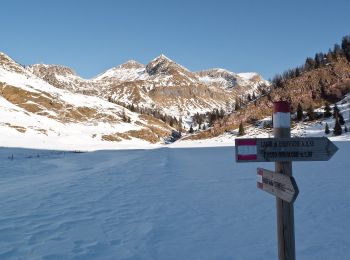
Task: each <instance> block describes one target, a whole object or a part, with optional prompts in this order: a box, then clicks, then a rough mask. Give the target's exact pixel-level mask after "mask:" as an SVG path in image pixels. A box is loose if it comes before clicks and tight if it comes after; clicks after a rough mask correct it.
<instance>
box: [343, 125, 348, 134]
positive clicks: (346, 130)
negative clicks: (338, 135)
mask: <svg viewBox="0 0 350 260" xmlns="http://www.w3.org/2000/svg"><path fill="white" fill-rule="evenodd" d="M347 132H348V128H347V127H346V125H345V126H344V133H347Z"/></svg>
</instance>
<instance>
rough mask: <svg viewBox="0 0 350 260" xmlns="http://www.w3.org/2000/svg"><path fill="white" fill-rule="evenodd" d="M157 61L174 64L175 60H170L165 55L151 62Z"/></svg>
mask: <svg viewBox="0 0 350 260" xmlns="http://www.w3.org/2000/svg"><path fill="white" fill-rule="evenodd" d="M155 61H158V62H160V61H168V62H174V61H173V60H171V59H169V58H168V57H167V56H165V55H164V54H163V53H162V54H160V55H159V56H157V57H156V58H154V59H153V60H152V61H151V62H155Z"/></svg>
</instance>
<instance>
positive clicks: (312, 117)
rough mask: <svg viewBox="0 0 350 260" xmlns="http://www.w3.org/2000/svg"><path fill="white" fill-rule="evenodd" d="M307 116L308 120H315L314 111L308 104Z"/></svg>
mask: <svg viewBox="0 0 350 260" xmlns="http://www.w3.org/2000/svg"><path fill="white" fill-rule="evenodd" d="M307 116H308V117H309V120H310V121H313V120H315V112H314V108H313V106H312V105H310V106H309V107H308V109H307Z"/></svg>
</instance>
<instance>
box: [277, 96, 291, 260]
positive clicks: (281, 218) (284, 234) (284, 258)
mask: <svg viewBox="0 0 350 260" xmlns="http://www.w3.org/2000/svg"><path fill="white" fill-rule="evenodd" d="M273 129H274V136H275V138H290V136H291V135H290V104H289V103H288V102H286V101H279V102H275V103H274V104H273ZM275 171H276V172H277V173H282V174H286V175H289V176H292V162H291V161H287V162H276V163H275ZM276 209H277V238H278V259H279V260H295V237H294V207H293V203H288V202H286V201H283V200H281V199H279V198H276Z"/></svg>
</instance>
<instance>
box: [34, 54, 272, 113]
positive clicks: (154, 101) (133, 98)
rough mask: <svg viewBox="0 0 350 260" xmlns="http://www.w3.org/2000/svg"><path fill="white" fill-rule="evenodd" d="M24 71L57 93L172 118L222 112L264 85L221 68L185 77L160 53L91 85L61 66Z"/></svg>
mask: <svg viewBox="0 0 350 260" xmlns="http://www.w3.org/2000/svg"><path fill="white" fill-rule="evenodd" d="M29 70H30V71H31V72H32V73H33V74H35V75H36V76H38V77H40V78H42V79H43V80H45V81H47V82H49V83H50V84H52V85H53V86H56V87H58V88H62V89H66V90H69V91H72V92H74V93H82V94H87V95H92V96H99V97H101V98H103V99H105V100H110V101H115V102H117V103H118V104H122V105H134V106H138V107H143V108H150V109H154V110H159V111H160V112H162V113H164V114H166V115H169V116H174V117H177V118H180V117H186V116H187V115H193V114H195V113H205V112H208V111H212V110H213V109H221V108H222V109H224V110H226V111H227V112H228V110H232V108H233V106H234V103H235V102H236V100H237V97H244V96H246V95H247V94H248V93H250V94H252V93H256V94H257V95H258V94H259V86H260V85H263V84H269V82H267V81H266V80H264V79H263V78H262V77H261V76H260V75H259V74H257V73H249V76H246V75H247V74H246V75H244V76H243V74H235V73H233V72H229V71H227V70H224V69H212V70H206V71H200V72H191V71H189V70H188V69H186V68H185V67H183V66H181V65H179V64H177V63H176V62H174V61H172V60H171V59H169V58H168V57H166V56H165V55H163V54H162V55H160V56H158V57H156V58H155V59H153V60H152V61H151V62H149V63H148V64H147V65H143V64H141V63H138V62H137V61H128V62H126V63H124V64H122V65H119V66H117V67H114V68H111V69H109V70H107V71H106V72H104V73H102V74H100V75H98V76H96V77H95V78H93V79H91V80H86V79H82V78H81V77H79V76H77V75H76V74H75V73H74V71H72V70H70V69H69V68H65V67H63V66H55V65H44V64H35V65H32V66H29Z"/></svg>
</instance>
